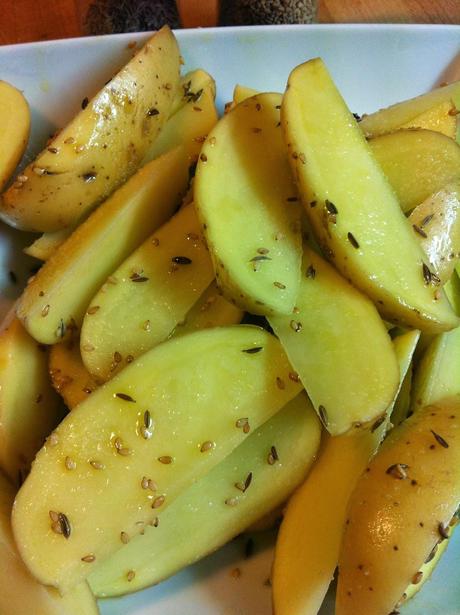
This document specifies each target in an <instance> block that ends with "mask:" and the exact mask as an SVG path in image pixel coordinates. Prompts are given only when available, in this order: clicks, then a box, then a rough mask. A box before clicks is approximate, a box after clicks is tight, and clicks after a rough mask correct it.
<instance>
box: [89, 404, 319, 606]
mask: <svg viewBox="0 0 460 615" xmlns="http://www.w3.org/2000/svg"><path fill="white" fill-rule="evenodd" d="M320 436H321V428H320V423H319V421H318V420H317V418H316V416H315V413H314V410H313V408H312V407H311V405H310V404H309V402H308V399H307V397H306V395H305V394H303V393H301V394H300V395H298V396H297V397H296V398H295V399H293V400H292V401H290V402H289V403H288V404H287V405H286V406H285V407H284V408H283V409H282V410H280V411H279V412H278V413H277V414H276V415H275V416H274V417H273V418H271V419H270V420H269V421H267V422H266V423H265V424H264V425H262V426H261V427H259V429H258V430H257V431H256V432H255V433H254V434H252V435H250V436H249V438H247V439H246V440H245V441H244V442H243V443H242V444H240V446H238V448H236V449H235V450H234V451H233V453H232V454H231V455H229V456H228V457H227V458H226V459H224V460H223V461H221V463H219V464H218V465H217V466H216V467H215V468H213V469H212V470H211V471H210V472H209V473H208V474H207V475H206V476H205V477H204V478H202V479H201V480H199V481H198V482H196V483H195V484H194V485H192V486H191V487H189V488H188V489H186V490H185V491H184V492H183V493H182V494H181V495H180V496H179V497H178V498H177V500H176V501H175V502H174V503H173V504H171V506H170V507H169V508H168V509H167V510H165V511H164V513H162V512H160V513H159V515H158V525H157V527H153V528H152V527H148V528H146V534H145V536H137V537H136V538H134V539H133V540H132V541H130V543H129V544H128V545H127V546H126V547H123V549H121V550H120V551H119V552H118V553H117V554H116V555H114V556H113V557H111V558H110V559H109V560H107V562H105V563H104V564H102V565H101V566H99V567H98V568H97V569H96V570H95V571H94V572H93V573H92V574H91V575H90V577H89V578H88V582H89V583H90V586H91V588H92V590H93V591H94V593H95V594H96V595H97V596H98V597H100V598H103V597H107V596H119V595H121V594H126V593H130V592H133V591H137V590H139V589H141V588H143V587H147V586H149V585H153V584H155V583H159V582H160V581H162V580H163V579H165V578H167V577H168V576H170V575H172V574H174V573H175V572H177V571H178V570H180V569H181V568H184V567H185V566H188V565H190V564H192V563H193V562H196V561H197V560H198V559H201V558H202V557H204V556H205V555H207V554H208V553H211V552H212V551H214V550H215V549H217V548H218V547H220V546H221V545H223V544H224V543H226V542H228V541H229V540H231V539H232V538H234V537H235V536H237V535H238V534H240V533H241V532H242V531H244V530H245V529H246V528H247V527H248V526H250V524H251V523H252V522H253V521H255V520H257V519H259V518H260V517H261V516H262V515H264V514H266V513H268V512H269V511H271V510H272V509H273V507H276V506H278V505H279V504H280V503H281V502H283V501H284V500H285V499H286V498H287V497H288V496H289V495H290V493H291V492H292V491H293V489H295V487H297V485H298V484H299V483H300V482H301V481H302V480H303V478H304V477H305V474H306V473H307V471H308V469H309V468H310V466H311V465H312V463H313V461H314V459H315V455H316V453H317V450H318V447H319V443H320ZM272 447H274V448H275V450H276V453H277V457H278V460H276V461H275V460H273V459H272V457H270V455H271V454H272V453H271V451H272ZM272 461H273V463H272ZM246 485H247V486H246ZM127 570H133V571H135V577H134V578H133V579H132V580H131V581H128V579H127V577H126V571H127Z"/></svg>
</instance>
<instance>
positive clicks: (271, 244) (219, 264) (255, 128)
mask: <svg viewBox="0 0 460 615" xmlns="http://www.w3.org/2000/svg"><path fill="white" fill-rule="evenodd" d="M280 103H281V97H280V95H279V94H260V95H258V96H255V97H253V98H250V99H247V100H245V101H244V102H242V103H241V104H240V105H238V106H237V107H235V108H234V109H233V110H232V111H230V112H229V113H227V115H225V116H224V117H223V118H222V119H221V120H220V121H219V123H218V124H217V126H216V127H215V128H214V130H212V132H211V133H210V135H209V137H208V139H207V140H206V142H205V143H204V145H203V149H202V152H201V154H200V160H199V162H198V166H197V172H196V176H195V183H194V196H195V204H196V207H197V212H198V215H199V217H200V219H201V222H202V224H203V230H204V234H205V237H206V241H207V243H208V246H209V250H210V253H211V257H212V260H213V263H214V268H215V271H216V278H217V282H218V284H219V286H220V287H221V289H222V291H223V293H224V294H225V296H227V297H228V298H230V299H231V300H233V301H235V302H236V303H237V304H238V305H239V306H240V307H242V308H243V309H247V310H248V311H250V312H252V313H255V314H273V313H281V314H290V313H291V312H292V309H293V308H294V305H295V299H296V296H297V292H298V288H299V281H300V264H301V258H302V256H301V255H302V246H301V235H300V212H301V208H300V204H299V203H298V197H297V191H296V188H295V185H294V183H293V180H292V177H291V173H290V169H289V165H288V162H287V159H286V152H285V147H284V144H283V141H282V136H281V131H280V129H279V126H278V124H279V106H280Z"/></svg>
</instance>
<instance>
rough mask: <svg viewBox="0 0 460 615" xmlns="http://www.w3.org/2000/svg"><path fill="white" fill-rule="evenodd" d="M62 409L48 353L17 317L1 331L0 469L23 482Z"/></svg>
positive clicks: (13, 480) (16, 481)
mask: <svg viewBox="0 0 460 615" xmlns="http://www.w3.org/2000/svg"><path fill="white" fill-rule="evenodd" d="M61 414H62V410H61V407H60V402H59V398H58V396H57V395H56V393H55V392H54V391H53V389H52V387H51V383H50V381H49V379H48V352H47V349H46V348H44V347H42V346H40V344H37V342H36V341H35V340H34V339H33V338H31V337H30V335H29V334H28V333H27V331H25V329H24V327H23V326H22V324H21V323H20V322H19V320H18V319H17V318H13V319H12V320H11V322H10V323H9V324H8V325H7V326H6V327H5V328H4V329H3V330H2V331H1V332H0V468H1V469H2V470H3V471H4V472H5V474H6V475H7V476H8V477H9V478H10V480H11V481H12V482H13V483H14V484H17V483H19V484H20V483H21V482H22V480H23V479H24V477H25V476H26V475H27V472H28V471H29V468H30V464H31V462H32V461H33V459H34V457H35V454H36V453H37V451H38V450H39V449H40V448H41V446H42V445H43V442H44V441H45V438H46V436H47V435H48V434H49V433H50V431H51V430H52V429H53V428H54V427H55V426H56V425H57V424H58V422H59V419H60V417H61Z"/></svg>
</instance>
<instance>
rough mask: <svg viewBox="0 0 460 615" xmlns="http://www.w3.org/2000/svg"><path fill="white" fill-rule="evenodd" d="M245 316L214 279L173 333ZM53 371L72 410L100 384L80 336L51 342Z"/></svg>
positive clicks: (231, 322) (232, 322)
mask: <svg viewBox="0 0 460 615" xmlns="http://www.w3.org/2000/svg"><path fill="white" fill-rule="evenodd" d="M242 317H243V312H242V311H241V310H239V309H238V308H237V307H235V306H234V305H233V304H231V303H229V302H228V301H226V300H225V299H224V298H223V297H222V295H220V294H219V291H218V289H217V287H216V284H215V283H212V284H211V285H210V286H209V288H208V289H207V290H206V291H205V292H204V293H203V295H202V296H201V297H200V298H199V299H198V301H197V302H196V304H195V305H194V306H193V307H192V309H191V310H190V311H189V312H188V314H187V315H186V317H185V319H184V321H183V322H182V323H179V324H178V325H177V327H176V328H175V329H174V331H173V332H172V333H171V335H170V337H178V336H179V335H185V334H186V333H192V332H193V331H198V330H199V329H209V328H211V327H222V326H226V325H236V324H238V323H239V322H240V321H241V318H242ZM129 360H131V359H129ZM125 361H126V359H125ZM49 373H50V377H51V382H52V383H53V386H54V388H55V389H56V391H57V392H58V393H59V394H60V395H61V396H62V398H63V399H64V402H65V404H66V406H67V407H68V408H69V409H70V410H72V408H75V406H78V404H80V403H81V402H82V401H84V400H85V399H86V398H87V397H88V396H89V395H91V393H92V392H93V391H95V390H96V389H97V388H98V387H99V384H98V383H97V382H96V380H95V379H94V378H93V377H92V376H91V374H90V373H89V371H88V370H87V369H86V367H85V366H84V364H83V361H82V358H81V354H80V343H79V340H72V339H71V340H68V341H65V342H63V343H62V344H54V346H51V348H50V361H49Z"/></svg>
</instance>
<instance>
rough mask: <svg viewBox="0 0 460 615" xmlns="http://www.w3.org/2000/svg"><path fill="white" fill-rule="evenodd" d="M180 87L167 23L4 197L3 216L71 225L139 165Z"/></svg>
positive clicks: (32, 227) (26, 225)
mask: <svg viewBox="0 0 460 615" xmlns="http://www.w3.org/2000/svg"><path fill="white" fill-rule="evenodd" d="M178 84H179V49H178V46H177V42H176V39H175V38H174V35H173V34H172V32H171V30H170V29H169V28H168V27H167V26H166V27H164V28H162V29H161V30H160V31H159V32H157V33H156V34H154V36H153V37H152V38H151V39H150V40H149V41H147V43H146V44H145V45H144V46H143V47H142V48H141V49H140V51H139V52H138V53H137V54H136V55H135V56H134V58H133V59H132V60H131V61H130V62H129V63H128V64H127V65H126V66H125V67H124V68H122V69H121V71H120V72H119V73H118V74H117V75H115V77H113V79H111V80H110V81H109V82H108V83H107V84H106V85H105V86H104V87H103V88H102V90H101V91H100V92H99V93H98V94H97V95H96V96H95V97H94V98H93V99H92V100H90V101H89V102H88V103H87V105H86V107H85V108H84V109H82V111H80V113H79V114H78V115H77V116H76V117H75V118H74V119H73V120H72V121H71V122H70V124H69V125H68V126H67V127H66V128H64V129H63V130H62V131H61V132H60V133H59V134H58V135H57V136H56V137H55V138H54V139H53V140H52V141H51V143H49V145H48V146H47V147H46V149H45V150H43V151H42V152H41V154H39V155H38V157H37V158H36V160H35V161H34V162H32V163H31V164H30V165H29V166H27V167H26V169H25V170H24V172H23V174H22V177H23V179H24V181H21V182H19V184H20V185H18V182H16V183H15V184H14V185H13V186H12V187H11V188H10V189H9V190H8V191H7V192H6V193H5V195H4V197H3V202H2V204H1V208H0V211H1V214H0V215H1V217H2V218H3V220H4V221H5V222H7V223H8V224H10V225H12V226H15V227H17V228H20V229H23V230H29V231H57V230H59V229H62V228H65V227H67V226H73V225H75V224H76V223H77V222H78V221H79V220H81V219H82V218H83V217H84V216H85V215H86V214H88V213H89V211H91V209H92V208H94V207H95V206H96V205H98V204H99V203H100V202H101V201H103V200H104V199H105V198H106V197H107V196H108V195H109V194H110V193H111V192H113V190H115V189H116V188H117V187H118V186H120V185H121V184H122V183H123V182H125V181H126V180H127V179H128V178H129V177H130V176H131V175H132V174H133V173H134V172H135V171H136V170H137V169H138V167H139V165H140V163H141V161H142V160H143V158H144V155H145V153H146V152H147V151H148V149H149V148H150V146H151V144H152V143H153V142H154V140H155V139H156V137H157V135H158V133H159V131H160V129H161V127H162V126H163V124H164V123H165V122H166V120H167V119H168V116H169V113H170V109H171V106H172V103H173V100H174V96H175V94H176V90H177V88H178ZM26 178H27V179H26Z"/></svg>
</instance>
